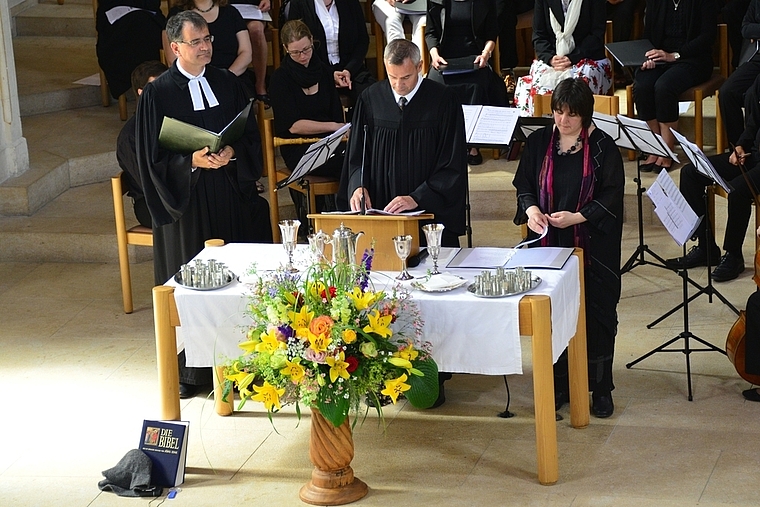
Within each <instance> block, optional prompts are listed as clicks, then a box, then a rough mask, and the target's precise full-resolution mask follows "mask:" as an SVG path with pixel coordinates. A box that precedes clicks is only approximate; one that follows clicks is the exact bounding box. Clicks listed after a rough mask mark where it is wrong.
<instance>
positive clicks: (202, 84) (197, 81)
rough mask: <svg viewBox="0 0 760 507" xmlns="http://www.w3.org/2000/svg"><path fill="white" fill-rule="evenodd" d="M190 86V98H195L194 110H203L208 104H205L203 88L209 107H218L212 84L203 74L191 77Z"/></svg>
mask: <svg viewBox="0 0 760 507" xmlns="http://www.w3.org/2000/svg"><path fill="white" fill-rule="evenodd" d="M188 86H189V88H190V98H192V99H193V110H195V111H201V110H203V109H206V106H205V105H204V104H203V96H202V95H201V90H203V95H205V96H206V100H207V101H208V105H209V107H216V106H218V105H219V101H218V100H217V99H216V95H214V92H213V90H211V85H209V84H208V81H207V80H206V78H205V77H203V76H202V75H201V76H198V77H195V78H192V79H190V81H189V82H188Z"/></svg>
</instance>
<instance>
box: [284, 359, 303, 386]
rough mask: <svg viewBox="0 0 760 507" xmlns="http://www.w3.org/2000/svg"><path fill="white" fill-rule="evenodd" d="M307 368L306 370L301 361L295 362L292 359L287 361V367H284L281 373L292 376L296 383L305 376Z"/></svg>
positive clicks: (291, 378)
mask: <svg viewBox="0 0 760 507" xmlns="http://www.w3.org/2000/svg"><path fill="white" fill-rule="evenodd" d="M305 372H306V370H304V368H303V366H301V365H300V364H299V363H294V362H291V361H285V368H282V369H281V370H280V373H282V374H283V375H287V376H289V377H290V380H291V381H292V382H293V383H294V384H298V383H300V382H301V380H302V379H303V377H304V374H305Z"/></svg>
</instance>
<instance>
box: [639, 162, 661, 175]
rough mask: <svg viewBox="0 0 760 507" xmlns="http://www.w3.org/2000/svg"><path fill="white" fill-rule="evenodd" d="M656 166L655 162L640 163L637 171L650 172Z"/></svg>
mask: <svg viewBox="0 0 760 507" xmlns="http://www.w3.org/2000/svg"><path fill="white" fill-rule="evenodd" d="M656 166H657V164H656V163H654V162H650V163H649V164H641V165H640V166H639V171H641V172H643V173H651V172H652V171H654V168H655V167H656Z"/></svg>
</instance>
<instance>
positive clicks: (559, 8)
mask: <svg viewBox="0 0 760 507" xmlns="http://www.w3.org/2000/svg"><path fill="white" fill-rule="evenodd" d="M604 4H605V0H536V6H535V7H534V8H533V48H534V49H535V51H536V60H534V61H533V64H532V65H531V66H530V73H529V74H528V75H527V76H525V77H521V78H520V79H518V80H517V87H516V88H515V105H516V106H517V107H518V108H519V109H520V110H521V112H522V114H524V115H525V116H532V115H533V96H534V95H536V94H541V95H544V94H548V93H551V92H552V90H554V87H555V86H557V84H558V83H559V82H560V81H562V80H563V79H566V78H568V77H580V78H582V79H583V80H584V81H586V83H588V85H589V87H590V88H591V90H592V91H593V92H594V93H596V94H600V95H604V94H606V93H607V91H608V90H609V89H610V86H611V85H612V70H611V66H610V61H609V59H608V58H607V57H606V56H605V54H604V30H605V27H606V24H607V19H606V10H605V5H604Z"/></svg>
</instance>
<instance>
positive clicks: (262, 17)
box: [232, 3, 272, 21]
mask: <svg viewBox="0 0 760 507" xmlns="http://www.w3.org/2000/svg"><path fill="white" fill-rule="evenodd" d="M232 6H233V7H234V8H236V9H237V10H238V11H239V12H240V15H241V16H242V17H243V19H245V20H249V19H258V20H259V21H272V16H271V15H270V14H269V13H268V12H261V9H259V8H258V6H256V5H250V4H235V3H233V4H232Z"/></svg>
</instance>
